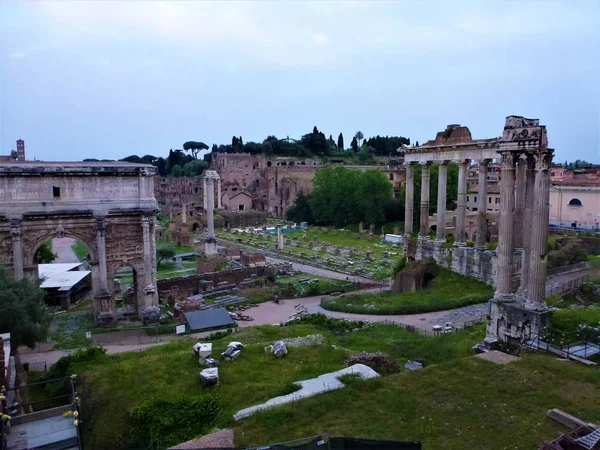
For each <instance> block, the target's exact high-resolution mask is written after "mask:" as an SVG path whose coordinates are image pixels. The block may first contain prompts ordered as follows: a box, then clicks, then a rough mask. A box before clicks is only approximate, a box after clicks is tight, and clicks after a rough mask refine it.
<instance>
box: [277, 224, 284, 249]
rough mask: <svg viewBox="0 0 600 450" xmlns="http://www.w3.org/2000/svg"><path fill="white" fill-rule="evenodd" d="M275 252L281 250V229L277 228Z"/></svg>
mask: <svg viewBox="0 0 600 450" xmlns="http://www.w3.org/2000/svg"><path fill="white" fill-rule="evenodd" d="M277 250H283V227H281V226H280V225H279V226H277Z"/></svg>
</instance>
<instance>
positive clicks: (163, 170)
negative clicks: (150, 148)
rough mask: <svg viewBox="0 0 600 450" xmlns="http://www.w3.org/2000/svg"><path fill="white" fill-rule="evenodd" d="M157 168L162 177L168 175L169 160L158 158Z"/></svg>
mask: <svg viewBox="0 0 600 450" xmlns="http://www.w3.org/2000/svg"><path fill="white" fill-rule="evenodd" d="M156 168H157V169H158V174H159V175H160V176H161V177H166V176H167V161H166V160H165V158H163V157H160V158H158V161H157V162H156Z"/></svg>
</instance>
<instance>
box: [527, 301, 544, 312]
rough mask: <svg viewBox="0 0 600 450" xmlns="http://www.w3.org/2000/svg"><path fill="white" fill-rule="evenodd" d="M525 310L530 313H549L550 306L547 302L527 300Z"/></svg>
mask: <svg viewBox="0 0 600 450" xmlns="http://www.w3.org/2000/svg"><path fill="white" fill-rule="evenodd" d="M525 309H527V310H529V311H548V305H546V302H543V303H539V302H532V301H531V300H529V299H528V300H525Z"/></svg>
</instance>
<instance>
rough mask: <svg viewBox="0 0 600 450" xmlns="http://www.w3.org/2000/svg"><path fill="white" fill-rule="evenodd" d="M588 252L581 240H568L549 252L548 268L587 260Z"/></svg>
mask: <svg viewBox="0 0 600 450" xmlns="http://www.w3.org/2000/svg"><path fill="white" fill-rule="evenodd" d="M585 258H586V254H585V250H584V248H583V246H582V245H581V241H580V240H579V239H572V240H569V241H567V242H566V243H565V244H564V245H562V246H561V247H559V248H558V249H557V250H552V251H551V252H550V253H548V268H549V269H552V268H554V267H563V266H568V265H570V264H577V263H580V262H582V261H585Z"/></svg>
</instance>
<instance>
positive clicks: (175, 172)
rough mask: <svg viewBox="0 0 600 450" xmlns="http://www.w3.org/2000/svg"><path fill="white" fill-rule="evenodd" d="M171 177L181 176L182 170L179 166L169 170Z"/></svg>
mask: <svg viewBox="0 0 600 450" xmlns="http://www.w3.org/2000/svg"><path fill="white" fill-rule="evenodd" d="M171 175H173V176H174V177H175V178H179V177H181V176H183V169H182V168H181V166H180V165H179V164H176V165H175V167H173V169H172V170H171Z"/></svg>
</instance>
